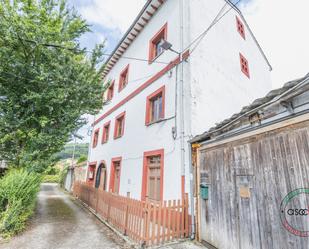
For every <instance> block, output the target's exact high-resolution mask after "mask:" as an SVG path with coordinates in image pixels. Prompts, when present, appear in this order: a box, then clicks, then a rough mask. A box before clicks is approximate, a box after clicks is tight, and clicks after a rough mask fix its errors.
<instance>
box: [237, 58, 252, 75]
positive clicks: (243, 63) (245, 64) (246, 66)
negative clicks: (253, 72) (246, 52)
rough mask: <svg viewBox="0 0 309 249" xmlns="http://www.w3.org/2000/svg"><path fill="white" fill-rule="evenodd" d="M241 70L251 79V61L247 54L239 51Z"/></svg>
mask: <svg viewBox="0 0 309 249" xmlns="http://www.w3.org/2000/svg"><path fill="white" fill-rule="evenodd" d="M239 58H240V68H241V71H242V72H243V73H244V74H245V75H246V76H247V77H248V78H249V79H250V70H249V62H248V60H247V59H246V57H245V56H243V55H242V54H241V53H239Z"/></svg>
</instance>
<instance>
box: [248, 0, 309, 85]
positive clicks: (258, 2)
mask: <svg viewBox="0 0 309 249" xmlns="http://www.w3.org/2000/svg"><path fill="white" fill-rule="evenodd" d="M308 9H309V1H308V0H295V1H282V0H272V1H269V0H253V1H252V2H251V3H249V4H245V6H243V9H242V11H243V13H244V15H245V17H246V19H247V21H248V22H249V24H250V26H251V28H252V30H253V32H254V34H255V35H256V37H257V39H258V41H259V43H260V44H261V46H262V48H263V49H264V51H265V53H266V55H267V57H268V58H269V60H270V63H271V64H272V66H273V72H272V79H273V87H280V86H282V84H283V83H285V82H287V81H289V80H293V79H296V78H298V77H302V76H304V75H305V74H306V73H308V72H309V33H308V24H309V15H308Z"/></svg>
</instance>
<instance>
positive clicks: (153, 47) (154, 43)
mask: <svg viewBox="0 0 309 249" xmlns="http://www.w3.org/2000/svg"><path fill="white" fill-rule="evenodd" d="M166 39H167V23H166V24H165V25H164V26H163V27H162V28H161V29H160V30H159V31H158V32H157V34H155V36H154V37H153V38H152V39H151V40H150V42H149V63H151V62H152V61H154V60H155V59H156V58H157V57H158V56H160V55H161V54H162V53H163V51H164V49H163V48H162V44H163V43H164V41H165V40H166Z"/></svg>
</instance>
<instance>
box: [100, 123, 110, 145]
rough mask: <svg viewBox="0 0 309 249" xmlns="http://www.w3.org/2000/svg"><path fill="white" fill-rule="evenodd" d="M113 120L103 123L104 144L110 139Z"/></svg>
mask: <svg viewBox="0 0 309 249" xmlns="http://www.w3.org/2000/svg"><path fill="white" fill-rule="evenodd" d="M110 124H111V121H108V122H106V123H105V124H104V125H103V132H102V142H101V143H102V144H104V143H107V142H108V139H109V134H110V129H111V125H110Z"/></svg>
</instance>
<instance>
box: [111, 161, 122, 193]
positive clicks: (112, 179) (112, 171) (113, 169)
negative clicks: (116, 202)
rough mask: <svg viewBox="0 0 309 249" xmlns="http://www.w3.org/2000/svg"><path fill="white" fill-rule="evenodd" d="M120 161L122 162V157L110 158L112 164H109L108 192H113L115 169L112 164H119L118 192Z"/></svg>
mask: <svg viewBox="0 0 309 249" xmlns="http://www.w3.org/2000/svg"><path fill="white" fill-rule="evenodd" d="M121 161H122V157H114V158H112V162H111V172H110V178H109V191H110V192H114V182H115V167H114V162H120V171H119V185H118V191H119V190H120V176H121ZM118 194H119V192H118Z"/></svg>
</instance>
